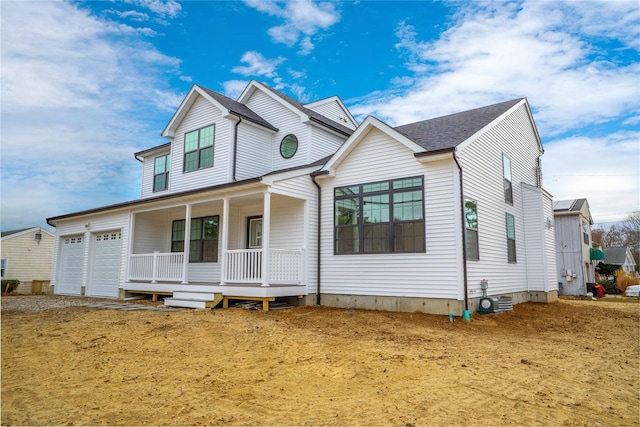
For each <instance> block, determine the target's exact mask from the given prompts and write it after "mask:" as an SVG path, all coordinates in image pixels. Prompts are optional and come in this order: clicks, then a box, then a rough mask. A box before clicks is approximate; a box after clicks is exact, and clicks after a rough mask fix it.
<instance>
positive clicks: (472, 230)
mask: <svg viewBox="0 0 640 427" xmlns="http://www.w3.org/2000/svg"><path fill="white" fill-rule="evenodd" d="M464 223H465V239H466V244H467V259H468V260H471V261H478V260H479V259H480V249H479V244H478V202H476V201H475V200H471V199H465V200H464Z"/></svg>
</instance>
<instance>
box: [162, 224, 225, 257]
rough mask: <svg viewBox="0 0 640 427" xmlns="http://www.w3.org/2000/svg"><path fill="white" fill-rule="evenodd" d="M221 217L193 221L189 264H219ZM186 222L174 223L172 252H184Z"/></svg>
mask: <svg viewBox="0 0 640 427" xmlns="http://www.w3.org/2000/svg"><path fill="white" fill-rule="evenodd" d="M219 219H220V217H219V216H218V215H215V216H207V217H204V218H192V219H191V239H190V247H189V248H190V249H189V262H218V223H219ZM184 234H185V220H184V219H179V220H175V221H173V225H172V229H171V252H184Z"/></svg>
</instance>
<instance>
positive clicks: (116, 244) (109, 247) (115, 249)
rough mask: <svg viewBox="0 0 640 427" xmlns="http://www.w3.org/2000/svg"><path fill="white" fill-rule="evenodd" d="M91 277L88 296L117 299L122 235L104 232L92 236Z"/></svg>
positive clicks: (117, 232)
mask: <svg viewBox="0 0 640 427" xmlns="http://www.w3.org/2000/svg"><path fill="white" fill-rule="evenodd" d="M91 240H92V241H91V246H92V247H91V252H92V253H91V264H90V268H91V275H90V280H89V286H88V289H87V292H86V293H87V295H89V296H101V297H117V296H118V284H119V282H120V258H121V254H122V249H121V248H122V233H120V231H110V232H102V233H98V234H92V235H91Z"/></svg>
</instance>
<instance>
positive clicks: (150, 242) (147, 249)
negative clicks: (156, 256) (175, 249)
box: [133, 211, 171, 254]
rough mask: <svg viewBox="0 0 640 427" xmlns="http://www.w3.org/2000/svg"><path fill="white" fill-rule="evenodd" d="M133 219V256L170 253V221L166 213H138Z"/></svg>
mask: <svg viewBox="0 0 640 427" xmlns="http://www.w3.org/2000/svg"><path fill="white" fill-rule="evenodd" d="M134 218H135V223H134V233H135V237H134V239H133V253H134V254H148V253H152V252H154V251H158V252H170V251H171V220H170V219H169V214H168V213H167V212H166V211H157V212H144V213H139V214H136V215H135V217H134Z"/></svg>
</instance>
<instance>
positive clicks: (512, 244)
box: [506, 214, 516, 263]
mask: <svg viewBox="0 0 640 427" xmlns="http://www.w3.org/2000/svg"><path fill="white" fill-rule="evenodd" d="M506 221H507V258H508V261H509V262H510V263H514V262H516V222H515V219H514V217H513V215H511V214H507V216H506Z"/></svg>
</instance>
